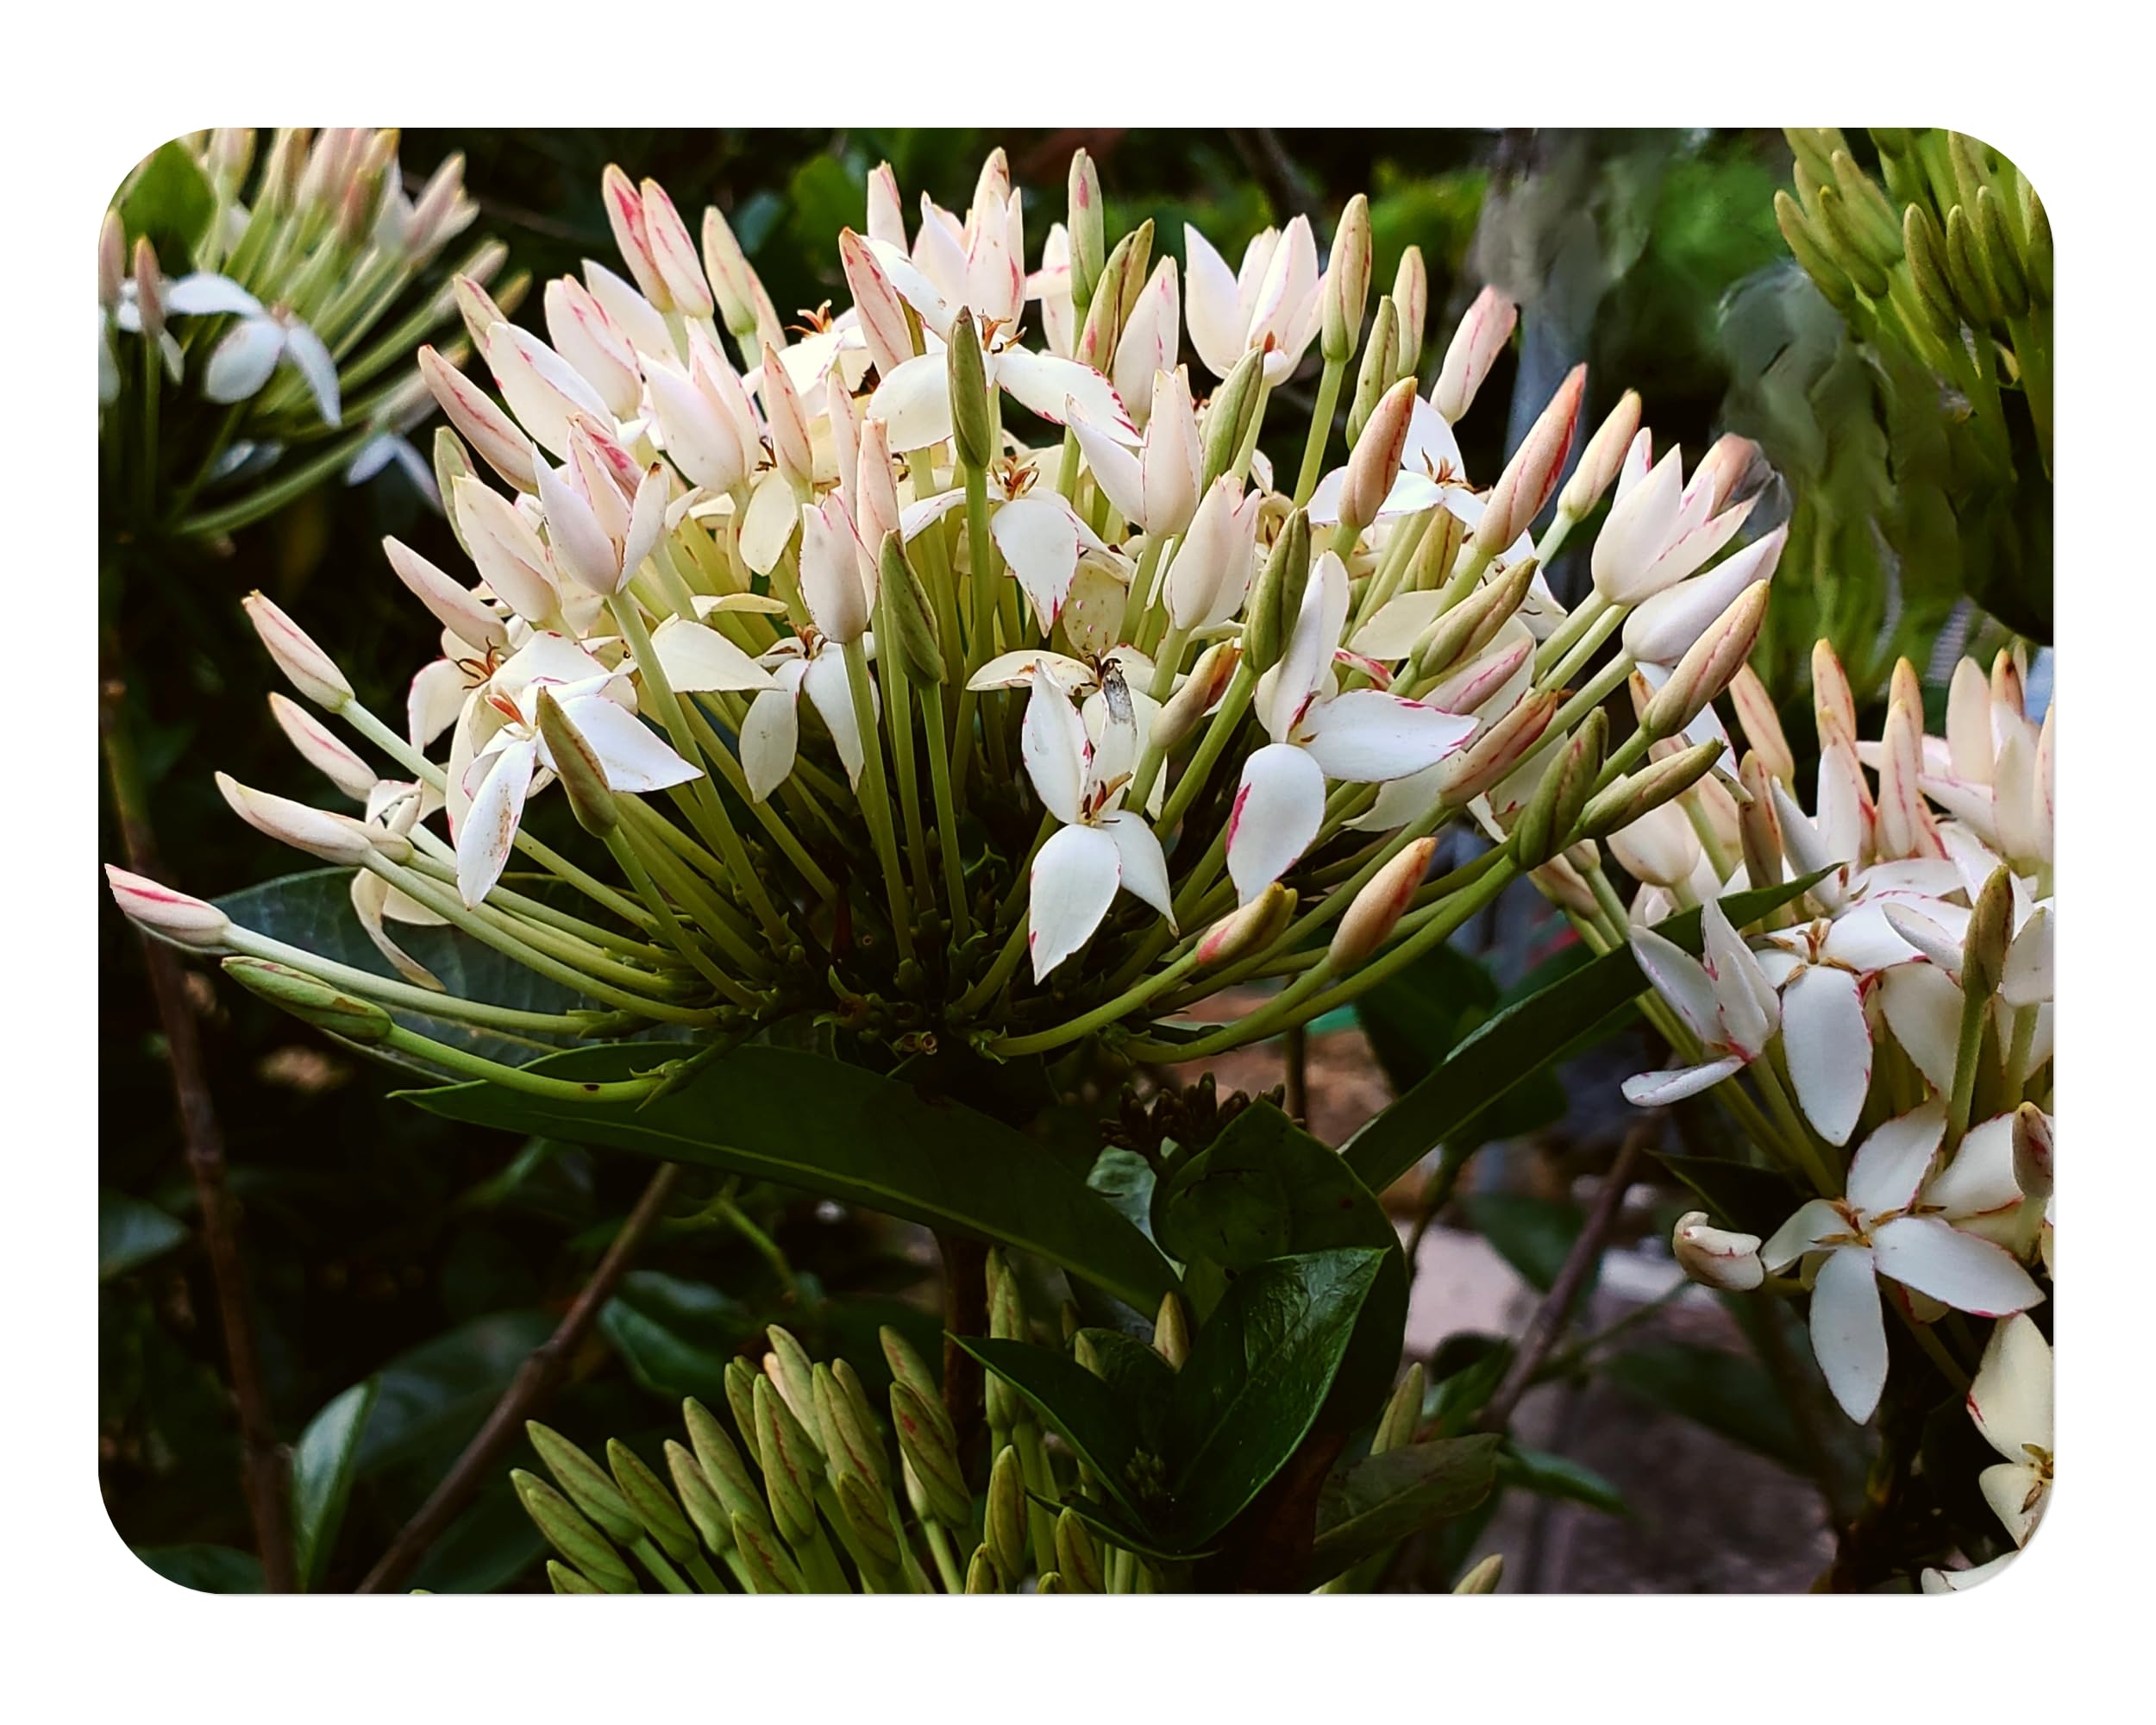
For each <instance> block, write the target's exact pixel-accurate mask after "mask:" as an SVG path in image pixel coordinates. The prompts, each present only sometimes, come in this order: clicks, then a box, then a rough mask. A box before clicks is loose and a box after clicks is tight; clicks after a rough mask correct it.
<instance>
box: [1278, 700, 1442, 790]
mask: <svg viewBox="0 0 2156 1725" xmlns="http://www.w3.org/2000/svg"><path fill="white" fill-rule="evenodd" d="M1474 730H1475V721H1474V720H1473V719H1472V718H1463V717H1461V716H1460V715H1458V714H1457V713H1450V712H1439V711H1438V709H1437V708H1436V707H1434V706H1426V705H1425V704H1424V703H1422V702H1420V701H1412V700H1405V699H1401V698H1400V697H1399V696H1397V695H1388V694H1384V693H1380V692H1379V691H1378V690H1376V689H1351V690H1349V691H1348V693H1345V694H1340V695H1335V696H1334V697H1333V698H1332V699H1331V700H1327V701H1319V702H1318V703H1317V704H1316V705H1315V706H1313V707H1311V708H1310V710H1309V711H1308V712H1306V713H1304V715H1303V717H1302V720H1301V722H1300V724H1297V726H1296V727H1295V731H1296V736H1297V737H1298V738H1299V739H1300V741H1301V743H1302V745H1303V747H1304V748H1306V749H1307V750H1309V752H1310V756H1311V758H1312V759H1313V760H1314V761H1315V762H1317V763H1318V765H1319V767H1320V768H1323V769H1324V772H1325V775H1326V777H1327V778H1329V779H1344V780H1347V781H1349V782H1351V783H1353V784H1361V785H1377V784H1383V783H1384V782H1385V781H1387V780H1388V779H1404V778H1406V777H1407V775H1409V774H1411V773H1420V772H1421V771H1423V770H1424V769H1425V768H1430V767H1434V766H1435V765H1437V763H1438V762H1439V761H1442V760H1443V759H1444V758H1445V756H1447V755H1450V754H1451V752H1452V751H1453V750H1456V749H1457V748H1458V747H1459V746H1460V745H1461V744H1462V743H1464V742H1466V741H1467V739H1468V737H1470V735H1472V734H1473V732H1474Z"/></svg>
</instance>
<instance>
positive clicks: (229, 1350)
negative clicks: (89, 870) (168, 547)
mask: <svg viewBox="0 0 2156 1725" xmlns="http://www.w3.org/2000/svg"><path fill="white" fill-rule="evenodd" d="M115 664H116V662H109V664H108V668H107V671H106V674H104V675H103V677H101V678H100V680H99V682H98V687H97V740H98V743H100V745H101V746H102V748H103V753H104V759H105V772H106V775H107V779H108V781H109V782H110V785H111V788H112V805H113V812H114V813H115V814H116V816H117V818H118V820H119V825H120V841H121V845H122V849H123V850H125V851H126V852H127V858H128V867H129V868H130V869H134V870H135V872H136V873H137V874H140V875H149V876H151V877H152V878H154V879H161V878H162V876H163V869H162V867H161V865H160V862H159V860H158V855H157V835H156V831H155V829H154V827H153V826H152V825H151V824H150V814H149V804H148V800H147V797H146V796H145V795H144V793H143V787H142V781H141V772H140V770H139V768H138V767H137V764H136V761H135V748H134V740H133V738H132V737H130V736H129V735H128V727H127V715H126V712H125V706H124V704H125V701H126V699H127V685H126V683H125V681H123V680H122V678H121V676H120V675H119V674H118V673H117V671H116V669H115V668H113V666H114V665H115ZM142 964H143V968H144V969H146V970H147V972H148V973H149V979H150V997H151V1000H152V1001H153V1002H154V1005H155V1007H156V1009H157V1019H158V1024H159V1026H160V1028H161V1029H162V1030H163V1032H164V1033H165V1057H166V1062H167V1063H168V1064H169V1065H170V1066H171V1068H172V1098H173V1101H174V1102H175V1104H176V1105H177V1108H178V1112H179V1130H180V1138H181V1141H182V1143H183V1144H184V1145H185V1149H186V1155H187V1171H188V1173H189V1175H190V1176H191V1177H192V1178H193V1181H194V1186H195V1205H196V1208H197V1210H199V1211H200V1212H201V1216H202V1243H203V1249H204V1255H205V1256H206V1257H207V1258H209V1260H210V1283H211V1286H212V1287H213V1288H214V1289H215V1290H216V1297H217V1325H218V1328H219V1330H220V1331H221V1332H222V1334H223V1338H224V1352H225V1363H226V1366H227V1369H228V1371H229V1373H230V1375H231V1380H232V1399H233V1402H234V1405H235V1410H236V1411H237V1413H238V1415H239V1421H240V1484H241V1490H242V1491H243V1492H244V1494H245V1496H246V1498H247V1505H248V1520H249V1521H251V1522H252V1523H253V1524H254V1544H255V1548H256V1550H257V1552H258V1553H259V1554H260V1557H261V1559H262V1584H263V1586H264V1587H265V1588H266V1590H268V1591H270V1592H272V1593H291V1592H292V1591H294V1590H296V1589H297V1588H298V1573H297V1571H296V1568H295V1565H294V1559H293V1555H292V1536H291V1498H290V1496H288V1495H287V1492H286V1490H285V1452H284V1450H283V1449H282V1447H281V1446H279V1443H278V1441H277V1433H276V1428H275V1427H274V1426H273V1424H272V1423H271V1421H270V1414H269V1398H268V1396H267V1395H266V1393H265V1391H264V1389H263V1388H262V1372H261V1364H260V1357H259V1356H258V1355H257V1353H256V1352H255V1346H254V1314H253V1309H252V1307H251V1305H250V1302H249V1300H248V1281H247V1264H246V1260H245V1259H244V1258H242V1257H241V1253H240V1209H239V1206H238V1204H237V1203H236V1202H235V1201H234V1199H233V1196H232V1188H231V1185H230V1183H229V1182H228V1181H227V1180H226V1178H225V1159H224V1133H223V1132H222V1129H221V1128H220V1127H219V1126H218V1124H217V1111H216V1105H215V1103H214V1102H213V1101H212V1100H211V1097H210V1077H209V1072H208V1069H207V1068H206V1066H205V1065H204V1060H203V1052H202V1037H201V1033H200V1031H199V1029H198V1027H197V1025H196V1022H195V1013H194V1009H193V1007H191V1006H190V1005H189V1003H188V1000H187V983H186V977H185V974H184V973H183V972H182V970H181V969H180V963H179V957H178V956H177V955H175V954H174V952H173V951H172V949H171V948H170V947H168V946H166V945H165V944H163V943H162V942H160V941H157V940H153V939H151V938H148V937H147V936H145V937H144V938H143V939H142Z"/></svg>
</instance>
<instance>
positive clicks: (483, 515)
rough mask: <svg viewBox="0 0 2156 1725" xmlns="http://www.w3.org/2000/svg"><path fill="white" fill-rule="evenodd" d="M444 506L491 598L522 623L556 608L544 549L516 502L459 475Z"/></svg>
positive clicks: (557, 595)
mask: <svg viewBox="0 0 2156 1725" xmlns="http://www.w3.org/2000/svg"><path fill="white" fill-rule="evenodd" d="M449 506H450V507H451V508H452V509H454V511H456V517H457V525H458V526H459V527H460V528H461V529H462V530H463V534H464V544H465V549H467V550H468V551H469V552H470V553H471V554H472V561H473V563H474V564H475V565H477V566H478V568H479V578H480V579H481V580H484V581H485V582H486V585H487V586H488V588H489V589H490V590H491V591H492V593H493V595H494V597H495V598H496V599H499V600H501V602H502V603H503V604H504V605H507V606H508V607H509V608H510V609H511V611H513V612H516V613H517V616H519V617H521V618H523V619H524V621H525V622H527V623H534V624H544V623H546V622H548V621H549V620H551V619H552V618H554V617H555V615H556V614H557V613H558V612H560V611H561V588H560V586H559V585H558V584H557V582H556V580H555V574H554V568H553V564H552V561H551V560H550V559H549V558H548V555H547V548H546V546H545V545H544V544H543V543H541V540H540V538H539V536H538V534H536V532H534V531H533V530H532V528H531V525H530V523H529V522H527V521H526V520H525V519H524V517H523V516H522V515H520V514H519V513H518V512H517V508H516V505H513V504H511V502H510V501H509V500H508V499H506V498H505V497H503V496H502V495H501V493H500V492H497V491H494V490H492V489H491V488H490V487H489V486H487V485H486V483H485V482H484V481H482V480H478V479H476V478H467V479H461V480H458V481H457V482H456V486H455V488H454V491H453V492H451V493H450V497H449Z"/></svg>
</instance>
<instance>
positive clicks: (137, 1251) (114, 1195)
mask: <svg viewBox="0 0 2156 1725" xmlns="http://www.w3.org/2000/svg"><path fill="white" fill-rule="evenodd" d="M186 1238H187V1225H186V1224H185V1222H183V1221H180V1220H179V1219H178V1218H176V1217H173V1216H169V1215H167V1214H166V1213H165V1212H164V1211H162V1210H160V1209H159V1208H157V1206H156V1205H154V1204H146V1203H144V1202H143V1201H141V1199H140V1198H130V1197H128V1195H127V1194H126V1193H124V1192H110V1191H103V1190H101V1191H99V1193H98V1194H97V1280H98V1281H100V1282H110V1281H111V1280H112V1278H113V1277H116V1276H123V1275H125V1274H126V1273H127V1272H128V1270H133V1269H135V1267H136V1266H137V1265H140V1264H147V1263H148V1262H149V1261H150V1260H151V1259H152V1258H156V1257H158V1256H159V1255H160V1253H163V1252H166V1251H171V1250H172V1248H173V1247H174V1246H176V1245H179V1243H180V1242H181V1241H182V1240H184V1239H186Z"/></svg>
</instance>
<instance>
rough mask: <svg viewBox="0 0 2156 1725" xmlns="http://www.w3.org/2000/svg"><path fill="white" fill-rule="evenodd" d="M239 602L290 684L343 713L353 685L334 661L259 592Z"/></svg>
mask: <svg viewBox="0 0 2156 1725" xmlns="http://www.w3.org/2000/svg"><path fill="white" fill-rule="evenodd" d="M240 604H241V609H242V610H244V611H245V612H247V617H248V622H249V623H252V624H254V632H255V634H257V635H258V636H260V637H261V641H262V645H263V646H264V647H265V648H266V649H268V650H269V655H270V657H271V658H272V659H273V660H275V661H276V662H277V668H278V669H279V670H280V671H282V672H283V673H284V674H285V678H286V680H287V681H290V682H291V686H292V687H294V688H296V689H298V691H299V693H302V694H303V695H304V696H306V697H307V699H309V700H310V701H312V702H314V704H315V705H316V706H320V707H326V708H327V709H328V710H329V712H342V710H343V707H344V704H345V703H346V702H347V701H348V700H350V699H352V685H351V684H350V683H349V682H348V681H345V675H344V673H343V672H342V671H341V670H339V669H338V668H337V666H336V662H335V660H334V659H332V658H330V656H329V655H328V654H327V653H325V652H323V650H322V649H321V648H320V647H319V646H317V645H316V643H315V641H314V638H313V637H311V636H310V635H309V634H308V633H307V631H306V630H304V629H302V628H301V627H300V626H299V625H298V624H296V623H294V622H293V621H292V620H291V618H289V617H287V616H285V613H284V612H283V611H282V610H281V609H280V608H279V606H278V605H276V604H274V603H273V601H271V600H270V599H266V598H265V597H263V595H262V594H261V593H249V594H248V596H247V597H246V598H245V599H242V600H241V602H240Z"/></svg>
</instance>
